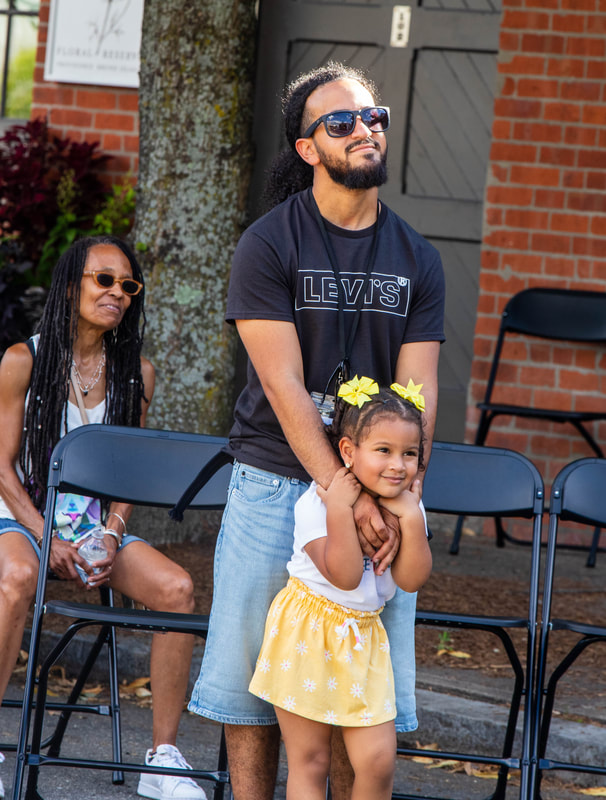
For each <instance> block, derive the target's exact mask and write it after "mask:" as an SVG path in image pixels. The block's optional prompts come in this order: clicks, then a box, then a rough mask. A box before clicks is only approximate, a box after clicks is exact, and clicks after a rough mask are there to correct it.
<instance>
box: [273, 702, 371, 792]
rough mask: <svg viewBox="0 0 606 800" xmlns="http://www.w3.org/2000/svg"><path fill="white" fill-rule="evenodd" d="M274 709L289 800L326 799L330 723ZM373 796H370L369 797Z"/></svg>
mask: <svg viewBox="0 0 606 800" xmlns="http://www.w3.org/2000/svg"><path fill="white" fill-rule="evenodd" d="M275 711H276V716H277V717H278V722H279V723H280V730H281V732H282V738H283V739H284V746H285V747H286V756H287V759H288V781H287V783H286V800H324V799H325V797H326V781H327V779H328V771H329V769H330V737H331V734H332V728H331V726H330V725H325V724H324V723H323V722H315V721H314V720H311V719H306V718H305V717H299V716H297V715H296V714H292V713H291V712H290V711H285V710H284V709H282V708H276V709H275ZM370 797H372V795H367V800H368V798H370ZM373 800H374V798H373Z"/></svg>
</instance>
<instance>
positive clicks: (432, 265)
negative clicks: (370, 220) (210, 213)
mask: <svg viewBox="0 0 606 800" xmlns="http://www.w3.org/2000/svg"><path fill="white" fill-rule="evenodd" d="M312 203H313V199H312V198H311V189H307V190H305V191H304V192H301V193H299V194H295V195H293V196H292V197H290V198H289V199H288V200H285V201H284V202H283V203H281V204H280V205H279V206H276V208H274V209H272V210H271V211H270V212H269V213H268V214H266V215H265V216H263V217H261V218H260V219H258V220H257V221H256V222H254V223H253V224H252V225H251V226H250V227H249V228H248V229H247V230H246V231H245V232H244V234H243V235H242V237H241V239H240V241H239V243H238V246H237V248H236V252H235V254H234V258H233V262H232V271H231V278H230V284H229V291H228V295H227V311H226V314H225V319H226V320H227V321H228V322H234V321H235V320H238V319H265V320H281V321H287V322H292V323H293V324H294V325H295V327H296V331H297V334H298V337H299V342H300V343H301V353H302V356H303V369H304V375H305V386H306V388H307V390H308V391H309V392H312V391H315V392H320V393H322V392H323V391H324V390H325V388H326V384H327V382H328V380H329V378H330V376H331V374H332V373H333V371H334V369H335V367H336V366H337V364H338V363H339V362H340V361H341V358H342V357H343V353H342V352H341V351H340V348H339V335H338V325H339V323H338V306H337V291H336V283H335V277H334V273H333V270H332V266H331V263H330V259H329V256H328V254H327V252H326V247H325V244H324V241H323V239H322V236H321V233H320V230H319V228H318V223H317V221H316V219H315V218H314V213H313V206H312ZM326 228H327V231H328V235H329V237H330V240H331V242H332V245H333V248H334V252H335V256H336V259H337V264H338V266H339V272H340V275H341V281H342V285H343V288H344V294H345V331H346V335H347V331H348V330H349V328H350V326H351V323H352V320H353V319H354V317H355V307H356V299H357V294H358V293H359V291H360V289H361V286H362V281H363V279H364V273H365V269H366V262H367V258H368V254H369V251H370V249H371V245H372V240H373V231H374V226H372V227H370V228H366V229H364V230H358V231H350V230H345V229H343V228H338V227H336V226H335V225H331V223H329V222H328V221H326ZM426 341H439V342H442V341H444V274H443V270H442V262H441V260H440V255H439V253H438V251H437V250H436V249H435V248H434V247H433V246H432V245H431V244H429V242H427V241H426V240H425V239H424V238H423V237H422V236H420V234H418V233H416V231H414V230H413V229H412V228H411V227H410V225H408V224H407V223H406V222H404V220H402V219H400V218H399V217H398V216H397V215H396V214H394V213H393V212H392V211H391V210H390V209H388V208H387V207H386V206H385V205H384V204H381V211H380V214H379V230H378V246H377V253H376V258H375V261H374V266H373V268H372V273H371V276H370V281H369V283H368V287H367V290H366V293H365V296H364V302H363V304H362V312H361V315H360V321H359V327H358V331H357V334H356V338H355V341H354V345H353V350H352V355H351V376H352V377H353V375H356V374H357V375H359V376H362V375H367V376H368V377H371V378H374V379H375V380H376V381H378V382H379V383H381V384H389V383H391V382H392V381H393V376H394V372H395V367H396V362H397V359H398V355H399V352H400V348H401V346H402V345H403V344H405V343H408V342H426ZM247 369H248V371H247V384H246V386H245V388H244V389H243V391H242V393H241V394H240V396H239V398H238V400H237V403H236V408H235V412H234V418H235V422H234V425H233V427H232V430H231V433H230V437H229V448H228V449H229V452H230V454H231V455H232V456H234V457H235V458H237V459H238V460H239V461H242V462H243V463H245V464H251V465H252V466H256V467H259V468H261V469H266V470H269V471H270V472H276V473H277V474H279V475H286V476H289V477H295V478H301V479H304V480H308V479H309V476H308V475H307V473H306V472H305V470H304V469H303V467H302V466H301V464H300V463H299V462H298V461H297V459H296V458H295V456H294V454H293V452H292V450H291V449H290V447H289V445H288V443H287V441H286V439H285V437H284V435H283V433H282V429H281V427H280V424H279V423H278V420H277V418H276V416H275V414H274V413H273V411H272V408H271V406H270V404H269V403H268V401H267V399H266V398H265V395H264V393H263V389H262V388H261V384H260V382H259V379H258V377H257V374H256V372H255V371H254V369H253V367H252V365H251V363H250V361H249V363H248V368H247Z"/></svg>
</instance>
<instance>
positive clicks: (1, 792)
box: [0, 753, 4, 800]
mask: <svg viewBox="0 0 606 800" xmlns="http://www.w3.org/2000/svg"><path fill="white" fill-rule="evenodd" d="M3 761H4V755H3V754H2V753H0V764H2V762H3ZM3 797H4V786H3V785H2V778H0V800H2V798H3Z"/></svg>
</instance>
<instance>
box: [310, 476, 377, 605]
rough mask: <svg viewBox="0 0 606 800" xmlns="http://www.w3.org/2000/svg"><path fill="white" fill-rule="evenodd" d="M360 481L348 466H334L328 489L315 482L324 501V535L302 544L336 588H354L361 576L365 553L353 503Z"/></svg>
mask: <svg viewBox="0 0 606 800" xmlns="http://www.w3.org/2000/svg"><path fill="white" fill-rule="evenodd" d="M360 489H361V487H360V484H359V483H358V481H357V480H356V478H355V476H354V475H352V474H351V472H349V470H347V469H345V468H344V467H341V469H339V470H337V472H336V473H335V476H334V478H333V479H332V481H331V483H330V485H329V487H328V489H323V488H322V487H321V486H318V489H317V491H318V495H319V497H320V499H321V500H322V501H323V502H324V504H325V505H326V534H327V535H326V536H322V537H320V538H319V539H314V540H313V541H311V542H309V543H308V544H307V545H305V552H306V553H307V555H308V556H309V557H310V558H311V560H312V561H313V562H314V564H315V565H316V567H317V568H318V569H319V570H320V572H321V573H322V575H323V576H324V577H325V578H326V580H327V581H330V583H332V585H333V586H336V587H337V588H338V589H344V590H345V591H349V590H351V589H355V588H357V586H358V585H359V583H360V581H361V580H362V573H363V571H364V557H363V555H362V549H361V547H360V543H359V541H358V533H357V529H356V523H355V521H354V515H353V506H354V504H355V502H356V500H357V499H358V495H359V494H360Z"/></svg>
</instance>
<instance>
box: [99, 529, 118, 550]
mask: <svg viewBox="0 0 606 800" xmlns="http://www.w3.org/2000/svg"><path fill="white" fill-rule="evenodd" d="M103 533H104V534H105V533H107V534H108V535H109V536H113V537H114V539H115V540H116V541H117V542H118V547H121V546H122V536H121V535H120V534H119V533H118V531H115V530H114V529H113V528H106V529H105V530H104V531H103Z"/></svg>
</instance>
